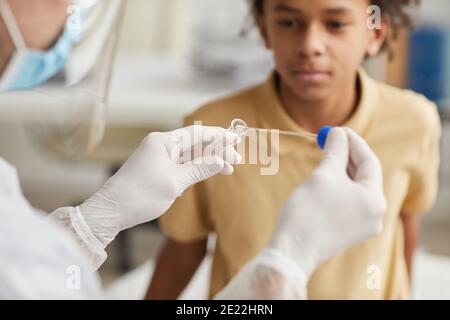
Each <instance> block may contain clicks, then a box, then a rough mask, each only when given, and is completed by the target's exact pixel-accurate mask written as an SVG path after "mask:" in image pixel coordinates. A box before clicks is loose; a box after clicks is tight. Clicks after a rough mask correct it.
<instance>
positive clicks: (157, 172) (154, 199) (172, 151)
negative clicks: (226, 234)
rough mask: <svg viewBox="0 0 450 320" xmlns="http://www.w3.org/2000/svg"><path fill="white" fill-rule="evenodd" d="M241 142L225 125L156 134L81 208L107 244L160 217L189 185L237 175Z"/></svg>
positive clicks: (94, 231)
mask: <svg viewBox="0 0 450 320" xmlns="http://www.w3.org/2000/svg"><path fill="white" fill-rule="evenodd" d="M239 141H240V138H239V136H238V135H236V134H234V133H231V132H228V131H226V130H225V129H223V128H219V127H203V126H198V125H195V126H190V127H187V128H182V129H178V130H175V131H171V132H167V133H152V134H150V135H149V136H148V137H147V138H146V139H145V140H144V141H143V142H142V143H141V145H140V146H139V147H138V149H137V150H136V151H135V152H134V154H133V155H132V156H131V157H130V158H129V159H128V161H127V162H126V163H125V164H124V165H123V167H122V168H121V169H120V170H119V171H118V172H117V173H116V174H115V175H114V176H113V177H112V178H110V179H109V180H108V181H107V182H106V183H105V185H104V186H103V187H102V188H101V189H100V190H99V191H98V192H97V193H96V194H95V195H94V196H92V197H91V198H90V199H88V200H87V201H86V202H84V203H83V204H82V205H81V206H79V211H80V213H81V215H82V216H83V217H84V219H85V221H86V223H87V224H88V226H89V228H90V229H91V231H92V232H93V233H94V235H95V236H96V237H97V238H98V239H99V240H100V241H101V242H102V243H103V245H105V246H106V245H108V244H109V243H110V242H111V241H112V240H113V239H114V238H115V236H116V235H117V234H118V233H119V232H120V231H122V230H125V229H128V228H131V227H133V226H136V225H138V224H142V223H145V222H148V221H151V220H154V219H156V218H158V217H159V216H160V215H162V214H163V213H164V212H165V211H167V210H168V209H169V207H170V206H171V205H172V203H173V202H174V201H175V199H176V198H178V197H179V196H180V195H181V194H182V193H183V192H184V191H185V190H186V189H187V188H189V187H190V186H192V185H194V184H196V183H198V182H200V181H202V180H206V179H208V178H210V177H212V176H214V175H216V174H218V173H222V174H225V175H229V174H232V172H233V167H232V165H233V164H238V163H240V161H241V157H240V155H239V154H238V153H237V152H236V150H235V149H234V146H235V145H236V144H237V143H239Z"/></svg>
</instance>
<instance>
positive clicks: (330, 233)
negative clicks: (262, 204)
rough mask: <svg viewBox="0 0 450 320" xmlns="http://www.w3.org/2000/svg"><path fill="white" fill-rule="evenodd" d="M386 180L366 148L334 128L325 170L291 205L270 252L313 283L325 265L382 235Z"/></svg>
mask: <svg viewBox="0 0 450 320" xmlns="http://www.w3.org/2000/svg"><path fill="white" fill-rule="evenodd" d="M382 176H383V175H382V169H381V165H380V162H379V160H378V159H377V157H376V156H375V154H374V153H373V152H372V150H371V149H370V148H369V146H368V145H367V144H366V142H365V141H364V140H363V139H362V138H361V137H359V136H358V135H356V134H355V133H354V132H353V131H352V130H350V129H342V128H334V129H333V130H332V131H331V132H330V134H329V136H328V139H327V143H326V146H325V156H324V158H323V160H322V162H321V164H320V166H319V168H318V169H317V170H316V171H315V172H314V173H313V174H312V176H311V177H310V178H309V180H308V181H307V182H306V183H305V184H304V185H303V186H301V187H299V188H298V189H297V190H296V191H294V192H293V193H292V194H291V196H290V197H289V199H288V200H287V201H286V202H285V205H284V207H283V209H282V212H281V215H280V219H279V224H278V227H277V229H276V231H275V233H274V236H273V239H272V241H271V242H270V244H269V248H272V249H275V250H277V251H278V252H281V253H283V254H284V255H286V256H287V257H289V258H291V260H292V261H295V262H296V263H297V265H298V266H300V268H301V270H302V271H304V272H305V274H306V276H307V277H309V275H310V274H311V273H312V272H313V270H314V269H315V268H316V267H317V266H318V265H319V264H320V263H321V262H324V261H325V260H328V259H330V258H332V257H334V256H336V255H337V254H339V253H341V252H342V251H344V250H346V249H347V248H349V247H351V246H352V245H355V244H357V243H358V242H361V241H363V240H366V239H368V238H370V237H372V236H376V235H378V234H379V233H380V232H381V231H382V229H383V215H384V212H385V210H386V199H385V197H384V193H383V181H382Z"/></svg>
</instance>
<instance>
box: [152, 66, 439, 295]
mask: <svg viewBox="0 0 450 320" xmlns="http://www.w3.org/2000/svg"><path fill="white" fill-rule="evenodd" d="M359 80H360V84H361V89H362V91H361V93H362V94H361V99H360V102H359V105H358V107H357V109H356V111H355V113H354V114H353V116H352V117H351V118H350V119H349V121H348V122H347V123H346V124H345V126H347V127H350V128H352V129H354V130H355V131H356V132H357V133H358V134H360V135H361V136H362V137H364V138H365V140H366V141H367V142H368V143H369V145H370V146H371V148H372V149H373V150H374V151H375V153H376V154H377V155H378V157H379V159H380V161H381V163H382V166H383V174H384V191H385V195H386V197H387V201H388V209H387V214H386V217H385V229H384V231H383V234H382V235H381V236H378V237H376V238H372V239H369V240H367V241H364V242H362V243H360V244H358V245H356V246H354V247H352V248H350V249H349V250H347V251H345V252H344V253H342V254H341V255H339V256H337V257H336V258H334V259H332V260H330V261H328V262H326V263H324V264H323V265H321V266H320V267H319V268H318V269H317V270H316V272H315V273H314V274H313V276H312V278H311V280H310V283H309V287H308V292H309V298H310V299H405V298H408V297H409V281H408V274H407V269H406V263H405V258H404V235H403V226H402V222H401V219H400V213H401V212H407V213H423V212H426V211H428V210H430V209H431V207H432V205H433V204H434V201H435V197H436V194H437V186H438V166H439V138H440V133H441V127H440V120H439V116H438V113H437V110H436V106H435V105H434V104H433V103H431V102H430V101H428V100H427V99H425V98H424V97H423V96H421V95H418V94H416V93H413V92H411V91H406V90H401V89H397V88H393V87H390V86H388V85H385V84H383V83H380V82H376V81H374V80H372V79H371V78H369V77H368V76H367V75H366V74H365V72H364V71H360V72H359ZM234 118H241V119H244V120H245V121H246V122H247V123H248V124H249V126H251V127H260V128H275V129H281V130H292V131H297V132H304V129H302V128H301V127H300V126H299V125H298V124H297V123H296V122H294V120H293V119H292V118H290V116H289V115H288V114H287V112H286V111H285V110H284V109H283V107H282V106H281V104H280V101H279V98H278V96H277V93H276V90H275V76H274V75H272V76H271V77H270V78H269V79H268V80H267V81H266V82H264V83H262V84H261V85H259V86H256V87H254V88H251V89H249V90H246V91H243V92H241V93H238V94H236V95H234V96H232V97H229V98H225V99H222V100H219V101H216V102H213V103H211V104H208V105H207V106H205V107H202V108H200V109H199V110H198V111H196V112H195V113H193V114H192V115H191V116H189V117H187V118H186V121H185V123H186V124H192V123H193V122H194V121H202V122H203V124H204V125H215V126H221V127H225V128H226V127H228V126H229V124H230V122H231V120H233V119H234ZM277 152H279V170H278V172H277V173H276V174H275V175H261V170H260V169H261V168H262V167H263V166H264V165H262V164H243V165H240V166H237V167H236V168H235V173H234V175H233V176H231V177H227V176H220V175H219V176H216V177H214V178H212V179H210V180H208V181H205V182H202V183H200V184H198V185H196V186H194V187H192V188H191V189H189V190H188V191H187V192H186V194H185V195H184V196H182V197H181V198H179V199H178V200H177V201H176V202H175V203H174V205H173V206H172V207H171V208H170V210H169V212H168V213H167V214H166V215H164V216H163V217H162V218H161V220H160V226H161V228H162V230H163V231H164V233H165V234H166V235H167V236H168V237H169V238H172V239H174V240H176V241H180V242H191V241H195V240H200V239H204V238H206V237H207V236H208V234H209V233H216V234H217V244H216V250H215V254H214V262H213V269H212V275H211V288H210V296H211V297H212V296H214V295H215V294H216V293H217V292H218V291H220V290H221V289H222V288H223V287H224V286H225V285H226V284H227V283H228V281H230V279H231V278H232V277H233V276H234V275H235V274H236V273H237V272H238V271H239V269H240V268H242V267H243V266H244V264H245V263H247V262H248V261H249V260H250V259H252V258H253V257H254V256H256V255H257V254H258V252H259V251H260V250H262V249H263V248H264V246H266V244H267V243H268V241H269V240H270V238H271V236H272V233H273V231H274V227H275V225H276V223H277V217H278V214H279V212H280V209H281V207H282V205H283V202H284V201H285V200H286V198H287V197H288V196H289V194H290V193H291V192H292V191H293V190H294V189H295V188H296V187H298V186H299V185H301V184H302V183H304V181H305V180H306V179H307V178H308V176H309V175H310V174H311V172H312V171H313V170H314V169H315V168H316V167H317V165H318V163H319V161H320V158H321V156H322V151H321V150H320V149H319V148H318V147H317V145H316V143H315V142H314V141H312V140H307V139H299V138H295V137H285V136H280V140H279V149H277ZM247 162H248V160H247ZM323 200H324V201H326V195H324V199H323ZM336 214H339V210H338V209H337V210H336ZM355 227H357V226H355Z"/></svg>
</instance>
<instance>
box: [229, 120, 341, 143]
mask: <svg viewBox="0 0 450 320" xmlns="http://www.w3.org/2000/svg"><path fill="white" fill-rule="evenodd" d="M331 129H332V127H323V128H322V129H320V131H319V134H313V133H303V132H294V131H283V130H278V129H262V128H250V127H249V126H248V125H247V123H246V122H245V121H244V120H242V119H234V120H233V121H232V122H231V125H230V127H229V128H228V130H231V131H232V132H234V133H236V134H238V135H239V136H241V137H243V136H245V135H247V133H248V131H249V130H255V131H257V132H269V131H273V130H275V131H277V132H278V133H279V134H280V135H284V136H292V137H299V138H304V139H309V140H314V141H316V142H317V144H318V145H319V147H320V148H321V149H323V148H324V147H325V142H326V140H327V137H328V133H329V132H330V130H331Z"/></svg>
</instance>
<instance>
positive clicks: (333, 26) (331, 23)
mask: <svg viewBox="0 0 450 320" xmlns="http://www.w3.org/2000/svg"><path fill="white" fill-rule="evenodd" d="M327 26H328V27H329V28H330V29H333V30H342V29H343V28H344V27H346V26H347V24H345V23H343V22H340V21H329V22H328V23H327Z"/></svg>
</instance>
